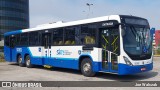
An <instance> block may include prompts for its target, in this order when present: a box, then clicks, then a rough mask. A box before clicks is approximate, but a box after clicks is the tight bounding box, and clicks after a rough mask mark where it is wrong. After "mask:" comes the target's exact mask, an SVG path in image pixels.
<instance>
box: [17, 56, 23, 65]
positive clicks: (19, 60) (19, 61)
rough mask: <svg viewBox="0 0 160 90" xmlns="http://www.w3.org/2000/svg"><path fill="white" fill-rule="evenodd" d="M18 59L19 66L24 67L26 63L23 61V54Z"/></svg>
mask: <svg viewBox="0 0 160 90" xmlns="http://www.w3.org/2000/svg"><path fill="white" fill-rule="evenodd" d="M17 59H18V60H17V61H18V65H19V66H21V67H24V66H25V64H24V63H23V62H22V56H21V55H18V58H17Z"/></svg>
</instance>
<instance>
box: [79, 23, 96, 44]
mask: <svg viewBox="0 0 160 90" xmlns="http://www.w3.org/2000/svg"><path fill="white" fill-rule="evenodd" d="M95 42H96V25H94V24H91V25H82V27H81V44H95Z"/></svg>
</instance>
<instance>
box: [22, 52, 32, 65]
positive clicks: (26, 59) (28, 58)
mask: <svg viewBox="0 0 160 90" xmlns="http://www.w3.org/2000/svg"><path fill="white" fill-rule="evenodd" d="M24 60H25V64H26V67H27V68H32V67H33V65H32V64H31V58H30V55H29V54H25V56H24Z"/></svg>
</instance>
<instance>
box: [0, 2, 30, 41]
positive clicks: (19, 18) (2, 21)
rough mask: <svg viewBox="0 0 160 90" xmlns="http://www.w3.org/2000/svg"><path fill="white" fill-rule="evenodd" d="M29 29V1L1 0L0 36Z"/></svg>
mask: <svg viewBox="0 0 160 90" xmlns="http://www.w3.org/2000/svg"><path fill="white" fill-rule="evenodd" d="M25 28H29V0H0V34H1V36H2V39H3V34H4V33H5V32H9V31H13V30H19V29H25Z"/></svg>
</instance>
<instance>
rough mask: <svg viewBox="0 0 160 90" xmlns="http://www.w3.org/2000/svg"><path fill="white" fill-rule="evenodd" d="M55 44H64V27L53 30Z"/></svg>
mask: <svg viewBox="0 0 160 90" xmlns="http://www.w3.org/2000/svg"><path fill="white" fill-rule="evenodd" d="M52 36H53V40H52V41H53V43H52V44H53V45H63V43H64V42H63V28H61V29H57V30H53V35H52Z"/></svg>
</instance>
